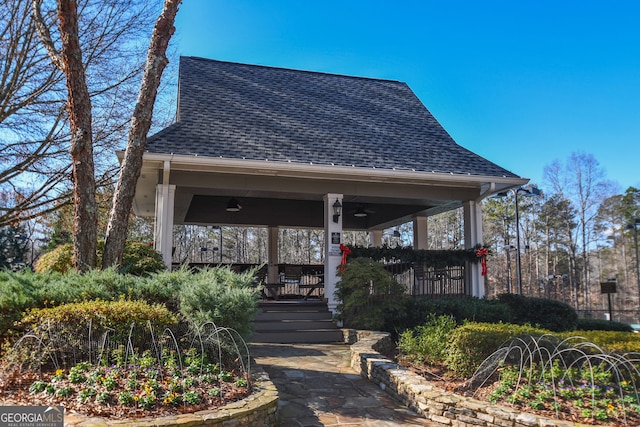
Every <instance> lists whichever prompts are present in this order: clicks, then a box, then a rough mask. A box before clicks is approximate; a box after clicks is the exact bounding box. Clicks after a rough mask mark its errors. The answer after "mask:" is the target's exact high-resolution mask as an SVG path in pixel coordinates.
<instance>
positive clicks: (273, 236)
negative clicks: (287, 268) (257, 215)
mask: <svg viewBox="0 0 640 427" xmlns="http://www.w3.org/2000/svg"><path fill="white" fill-rule="evenodd" d="M279 232H280V229H279V228H278V227H269V232H268V237H267V258H268V261H267V283H278V282H279V281H280V278H279V277H278V237H279Z"/></svg>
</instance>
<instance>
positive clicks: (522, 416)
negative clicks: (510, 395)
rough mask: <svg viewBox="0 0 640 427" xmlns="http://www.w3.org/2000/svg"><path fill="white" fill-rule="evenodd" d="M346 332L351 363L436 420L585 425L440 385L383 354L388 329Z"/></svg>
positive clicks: (521, 426) (513, 426)
mask: <svg viewBox="0 0 640 427" xmlns="http://www.w3.org/2000/svg"><path fill="white" fill-rule="evenodd" d="M343 333H344V338H345V342H346V343H348V344H351V367H352V368H353V369H354V370H355V371H356V372H358V373H359V374H360V375H361V376H363V377H364V378H367V379H369V380H370V381H372V382H374V383H376V384H378V386H380V388H382V389H383V390H385V391H387V392H388V393H389V394H391V395H392V396H394V397H396V398H397V399H398V400H399V401H401V402H403V403H404V404H405V405H407V406H408V407H410V408H411V409H413V410H415V411H416V412H418V413H419V414H421V415H422V416H424V417H425V418H427V419H429V420H431V421H433V422H435V423H438V424H441V425H443V426H451V427H468V426H485V427H493V426H499V427H534V426H535V427H568V426H574V427H575V426H584V424H577V423H572V422H568V421H559V420H554V419H552V418H547V417H543V416H539V415H533V414H529V413H526V412H521V411H518V410H516V409H513V408H509V407H504V406H498V405H493V404H491V403H488V402H483V401H480V400H476V399H472V398H469V397H463V396H460V395H456V394H452V393H449V392H446V391H444V390H440V389H437V388H436V387H435V386H433V385H432V384H431V383H429V381H427V380H426V379H425V378H423V377H421V376H420V375H417V374H415V373H413V372H411V371H409V370H408V369H406V368H403V367H401V366H399V365H398V364H396V363H394V362H393V361H391V360H390V359H388V358H386V357H384V356H383V355H382V354H380V351H381V352H386V350H387V349H389V348H393V346H394V343H393V340H391V337H390V336H389V334H388V333H385V332H371V331H356V330H353V329H343Z"/></svg>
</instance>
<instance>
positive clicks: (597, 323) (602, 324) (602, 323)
mask: <svg viewBox="0 0 640 427" xmlns="http://www.w3.org/2000/svg"><path fill="white" fill-rule="evenodd" d="M576 330H578V331H619V332H633V328H632V327H631V326H630V325H627V324H626V323H622V322H613V321H609V320H603V319H585V318H580V319H578V321H577V322H576Z"/></svg>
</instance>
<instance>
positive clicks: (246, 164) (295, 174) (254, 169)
mask: <svg viewBox="0 0 640 427" xmlns="http://www.w3.org/2000/svg"><path fill="white" fill-rule="evenodd" d="M117 155H118V159H120V161H121V160H122V157H123V152H121V151H119V152H117ZM167 161H168V162H170V168H171V169H173V170H190V171H200V172H214V171H215V172H218V173H219V172H224V173H230V174H241V175H262V176H280V177H289V178H306V179H331V180H336V179H338V180H348V181H364V182H388V183H397V184H401V183H411V184H418V183H420V184H429V183H438V184H439V185H449V186H467V185H470V184H471V185H473V184H475V185H480V186H481V185H483V184H486V183H494V185H495V188H496V191H502V190H504V189H507V188H511V187H515V186H520V185H524V184H526V183H528V182H529V180H528V179H526V178H518V177H512V176H502V177H498V176H484V175H472V174H454V173H441V172H424V171H415V170H398V169H395V170H389V169H377V168H362V167H347V166H336V165H317V164H303V163H294V162H291V163H284V162H274V161H267V160H246V159H228V158H215V157H201V156H190V155H181V154H162V153H149V152H147V153H145V154H144V157H143V163H144V164H145V165H146V166H148V167H153V164H154V163H157V165H156V166H157V167H158V168H161V167H162V165H163V164H164V162H167Z"/></svg>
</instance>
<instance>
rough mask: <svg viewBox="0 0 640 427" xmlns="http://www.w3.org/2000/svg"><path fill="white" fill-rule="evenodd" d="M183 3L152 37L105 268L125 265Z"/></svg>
mask: <svg viewBox="0 0 640 427" xmlns="http://www.w3.org/2000/svg"><path fill="white" fill-rule="evenodd" d="M180 3H181V0H165V2H164V8H163V11H162V13H161V14H160V16H159V17H158V20H157V21H156V25H155V27H154V29H153V33H152V35H151V41H150V42H149V50H148V52H147V63H146V65H145V70H144V76H143V78H142V86H141V87H140V92H139V93H138V100H137V102H136V106H135V110H134V112H133V117H132V118H131V127H130V128H129V139H128V141H127V148H126V150H125V155H124V160H123V161H122V166H121V168H120V177H119V178H118V183H117V185H116V190H115V193H114V196H113V207H112V208H111V213H110V215H109V223H108V224H107V231H106V237H105V245H104V255H103V258H102V266H103V268H106V267H110V266H118V265H120V263H121V262H122V252H123V251H124V244H125V240H126V238H127V228H128V225H129V214H130V213H131V207H132V205H133V197H134V195H135V189H136V183H137V182H138V178H139V176H140V169H141V168H142V155H143V154H144V149H145V147H146V145H147V133H148V132H149V128H150V127H151V117H152V115H153V105H154V103H155V99H156V95H157V92H158V86H159V85H160V79H161V77H162V72H163V71H164V69H165V67H166V65H167V63H168V62H169V61H168V60H167V57H166V51H167V46H168V45H169V41H170V40H171V36H172V35H173V33H174V32H175V27H174V21H175V17H176V14H177V12H178V6H179V5H180Z"/></svg>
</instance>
